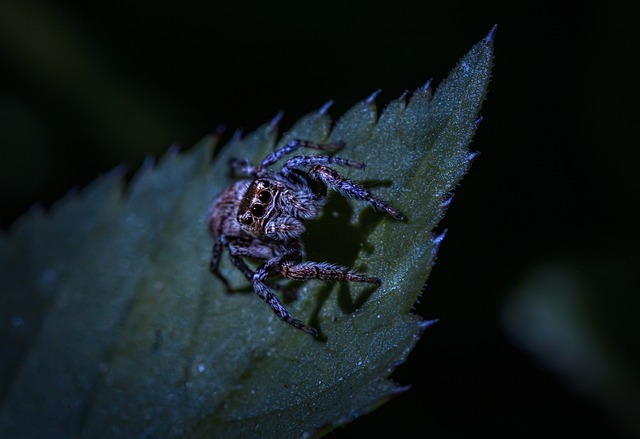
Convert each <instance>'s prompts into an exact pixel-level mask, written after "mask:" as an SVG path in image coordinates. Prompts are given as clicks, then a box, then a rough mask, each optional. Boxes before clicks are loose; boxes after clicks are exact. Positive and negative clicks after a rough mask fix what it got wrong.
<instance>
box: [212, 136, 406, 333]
mask: <svg viewBox="0 0 640 439" xmlns="http://www.w3.org/2000/svg"><path fill="white" fill-rule="evenodd" d="M343 146H344V144H343V143H332V144H317V143H313V142H310V141H305V140H293V141H291V142H290V143H288V144H286V145H285V146H283V147H281V148H279V149H276V150H274V151H273V152H271V153H270V154H268V155H267V156H266V157H265V158H264V159H263V160H262V162H261V163H260V165H259V166H252V165H251V164H250V163H249V162H248V161H247V160H239V159H231V160H230V165H231V169H232V171H233V170H234V169H236V170H240V171H242V172H243V173H244V174H245V175H246V176H248V177H250V178H244V179H241V180H238V181H236V182H235V183H233V184H231V185H230V186H229V187H228V188H227V189H225V190H224V191H223V192H222V193H221V194H220V195H219V196H218V197H217V198H216V200H215V201H214V202H213V203H212V204H211V207H210V208H209V212H208V217H207V223H208V226H209V231H210V232H211V235H212V237H213V251H212V253H213V254H212V257H211V265H210V269H211V272H212V273H213V274H214V275H215V276H216V277H218V278H219V279H220V280H221V281H222V282H223V283H224V285H225V287H226V288H227V290H228V291H229V289H230V288H229V284H228V281H227V280H226V279H225V278H224V277H223V276H222V274H221V273H220V272H219V271H218V264H219V262H220V256H221V254H222V251H223V246H226V247H227V248H228V253H229V258H230V260H231V262H232V263H233V265H234V266H235V267H237V268H238V269H239V270H240V271H241V272H242V273H243V274H244V275H245V277H246V278H247V279H248V280H249V281H250V282H251V283H252V284H253V289H254V290H255V292H256V294H257V295H258V296H259V297H260V298H261V299H262V300H264V301H265V302H266V303H267V305H269V307H271V309H272V310H273V312H274V313H275V314H276V315H277V316H278V317H279V318H280V319H282V320H283V321H285V322H286V323H289V324H290V325H292V326H293V327H295V328H297V329H300V330H302V331H304V332H306V333H308V334H311V335H313V336H317V335H318V330H317V329H316V328H314V327H312V326H309V325H306V324H304V323H303V322H302V321H300V320H298V319H296V318H294V317H293V316H292V315H291V314H289V312H288V311H287V310H286V309H285V307H284V306H283V305H282V304H281V303H280V301H279V300H278V298H277V297H276V296H275V295H274V293H273V292H272V289H276V288H278V286H277V285H273V284H271V283H269V281H268V279H269V278H271V277H273V276H276V275H281V276H282V277H284V278H287V279H294V280H307V279H320V280H324V281H348V282H366V283H370V284H375V285H380V279H378V278H377V277H370V276H367V275H365V274H363V273H358V272H355V271H352V270H349V269H348V268H347V267H343V266H340V265H336V264H331V263H328V262H310V261H303V258H304V256H305V252H304V246H303V244H302V241H301V240H300V235H302V233H303V232H304V231H305V226H304V221H306V220H310V219H313V218H316V217H318V216H319V214H320V211H321V208H322V206H323V205H324V203H325V200H326V196H327V188H330V189H332V190H334V191H337V192H338V193H340V194H341V195H343V196H345V197H349V198H355V199H356V200H360V201H364V202H366V203H368V204H370V205H371V206H373V208H375V209H377V210H381V211H383V212H386V213H387V214H389V215H391V216H392V217H393V218H395V219H397V220H401V219H403V216H402V213H400V211H399V210H397V209H396V208H394V207H392V206H390V205H389V204H388V203H386V202H385V201H383V200H381V199H379V198H377V197H376V196H374V195H373V194H372V193H371V192H369V191H368V190H367V189H365V188H364V187H363V186H361V185H360V184H358V183H356V182H354V181H352V180H350V179H348V178H346V177H344V176H342V175H340V174H339V173H338V172H337V171H336V170H334V169H333V168H331V167H330V166H329V165H337V166H342V167H347V168H355V169H363V168H364V167H365V165H364V163H360V162H355V161H352V160H348V159H344V158H341V157H338V156H335V155H316V156H293V157H290V158H289V159H288V160H286V162H285V163H284V164H283V165H282V167H281V169H280V171H279V172H278V171H274V170H271V169H269V167H270V166H271V165H273V164H274V163H276V162H277V161H278V160H280V159H281V158H282V157H284V156H286V155H288V154H291V153H293V152H295V151H296V150H298V149H299V148H309V149H315V150H320V151H324V152H328V153H331V152H335V151H338V150H340V149H342V147H343ZM245 258H250V259H257V260H263V261H265V262H264V263H262V265H260V266H258V268H257V269H256V270H255V271H254V270H252V269H251V268H249V266H248V265H247V264H246V262H245Z"/></svg>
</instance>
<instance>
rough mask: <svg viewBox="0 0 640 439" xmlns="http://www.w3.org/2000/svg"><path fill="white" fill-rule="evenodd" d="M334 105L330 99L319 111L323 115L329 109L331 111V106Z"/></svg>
mask: <svg viewBox="0 0 640 439" xmlns="http://www.w3.org/2000/svg"><path fill="white" fill-rule="evenodd" d="M332 105H333V101H332V100H331V101H328V102H327V103H326V104H324V105H323V106H322V107H320V109H319V110H318V113H319V114H321V115H324V114H327V111H329V108H331V106H332Z"/></svg>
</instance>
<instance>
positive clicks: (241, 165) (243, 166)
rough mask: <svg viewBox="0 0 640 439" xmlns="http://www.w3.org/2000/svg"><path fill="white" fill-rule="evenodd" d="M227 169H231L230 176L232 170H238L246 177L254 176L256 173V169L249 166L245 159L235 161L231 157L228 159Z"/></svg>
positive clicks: (235, 159)
mask: <svg viewBox="0 0 640 439" xmlns="http://www.w3.org/2000/svg"><path fill="white" fill-rule="evenodd" d="M229 167H230V168H231V173H232V174H233V170H234V169H238V170H240V171H242V173H243V174H246V175H248V176H255V175H256V173H257V172H258V168H256V167H255V166H251V163H249V160H246V159H237V158H233V157H232V158H230V159H229Z"/></svg>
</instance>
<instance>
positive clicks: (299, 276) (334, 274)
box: [280, 262, 380, 285]
mask: <svg viewBox="0 0 640 439" xmlns="http://www.w3.org/2000/svg"><path fill="white" fill-rule="evenodd" d="M280 272H281V273H282V275H283V276H284V277H286V278H288V279H296V280H307V279H320V280H329V281H347V282H367V283H370V284H376V285H380V279H378V278H377V277H370V276H367V275H365V274H362V273H358V272H355V271H351V270H349V269H348V268H347V267H343V266H342V265H336V264H330V263H328V262H302V263H300V264H286V265H283V266H282V268H281V270H280Z"/></svg>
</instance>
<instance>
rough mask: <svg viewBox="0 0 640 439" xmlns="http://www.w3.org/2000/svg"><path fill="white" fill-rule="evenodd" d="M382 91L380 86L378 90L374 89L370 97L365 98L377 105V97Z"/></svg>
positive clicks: (368, 102) (369, 102) (367, 101)
mask: <svg viewBox="0 0 640 439" xmlns="http://www.w3.org/2000/svg"><path fill="white" fill-rule="evenodd" d="M381 92H382V89H381V88H379V89H378V90H376V91H374V92H373V93H371V94H370V95H369V97H368V98H367V99H366V100H365V102H366V103H367V104H369V105H375V103H376V97H378V95H379V94H380V93H381Z"/></svg>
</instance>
